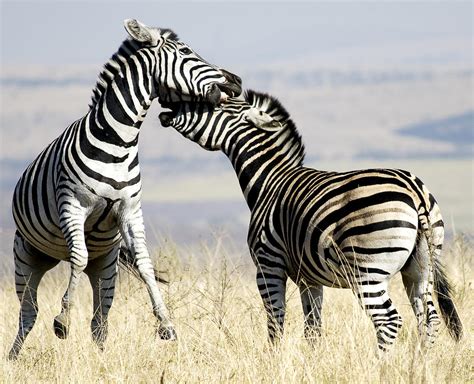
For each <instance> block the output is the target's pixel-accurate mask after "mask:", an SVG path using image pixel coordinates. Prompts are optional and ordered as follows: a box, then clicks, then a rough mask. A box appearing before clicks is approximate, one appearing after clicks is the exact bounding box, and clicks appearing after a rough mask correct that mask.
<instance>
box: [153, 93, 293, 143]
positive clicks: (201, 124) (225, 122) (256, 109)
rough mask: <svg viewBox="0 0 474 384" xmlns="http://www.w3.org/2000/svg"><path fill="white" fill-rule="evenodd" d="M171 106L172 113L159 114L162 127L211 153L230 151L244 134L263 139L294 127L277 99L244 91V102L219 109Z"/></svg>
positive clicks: (234, 100) (199, 105)
mask: <svg viewBox="0 0 474 384" xmlns="http://www.w3.org/2000/svg"><path fill="white" fill-rule="evenodd" d="M168 107H169V108H170V109H171V111H165V112H162V113H160V116H159V117H160V121H161V124H162V125H163V126H164V127H173V128H175V129H176V130H177V131H178V132H179V133H181V134H182V135H183V136H184V137H186V138H188V139H190V140H191V141H194V142H196V143H198V144H199V145H200V146H201V147H203V148H204V149H207V150H210V151H214V150H219V149H224V148H228V147H229V146H230V145H231V144H230V142H231V141H232V140H233V139H235V138H237V137H241V136H242V135H251V134H260V135H261V136H262V139H263V138H264V136H266V135H272V134H275V133H278V132H280V131H281V130H282V129H283V128H284V127H286V126H289V125H291V126H294V124H293V122H292V121H291V120H290V119H289V114H288V113H287V112H286V110H284V109H283V107H282V106H281V104H280V103H279V102H278V100H277V99H275V98H273V97H271V96H269V95H266V94H262V93H257V92H254V91H251V90H248V91H247V92H245V95H244V100H241V99H237V98H229V99H227V100H226V101H225V102H224V103H222V104H220V105H219V106H218V107H215V106H212V105H208V104H203V103H190V102H182V103H173V104H169V105H168ZM225 141H227V145H226V143H225Z"/></svg>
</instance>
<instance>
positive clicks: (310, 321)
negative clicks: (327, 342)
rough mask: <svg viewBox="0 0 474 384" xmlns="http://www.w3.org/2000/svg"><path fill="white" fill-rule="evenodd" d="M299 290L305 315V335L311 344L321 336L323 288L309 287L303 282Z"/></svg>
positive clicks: (320, 286) (319, 286) (317, 286)
mask: <svg viewBox="0 0 474 384" xmlns="http://www.w3.org/2000/svg"><path fill="white" fill-rule="evenodd" d="M299 289H300V295H301V304H302V306H303V313H304V335H305V338H306V339H307V340H308V341H309V342H312V341H314V339H315V338H316V337H317V336H321V310H322V305H323V286H322V285H312V286H308V285H307V284H306V283H304V282H301V283H300V284H299Z"/></svg>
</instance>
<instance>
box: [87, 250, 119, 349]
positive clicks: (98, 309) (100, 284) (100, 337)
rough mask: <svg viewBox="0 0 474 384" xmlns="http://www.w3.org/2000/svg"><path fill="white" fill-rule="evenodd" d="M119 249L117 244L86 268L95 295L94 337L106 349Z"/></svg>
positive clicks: (92, 322)
mask: <svg viewBox="0 0 474 384" xmlns="http://www.w3.org/2000/svg"><path fill="white" fill-rule="evenodd" d="M118 250H119V247H118V246H117V247H115V248H114V249H113V250H112V251H111V252H110V253H109V254H107V255H106V256H104V257H100V258H97V259H94V260H92V261H90V262H89V263H88V265H87V268H86V269H85V270H84V272H85V273H86V275H87V276H88V277H89V281H90V283H91V286H92V291H93V297H94V303H93V305H94V307H93V317H92V320H91V333H92V338H93V340H94V341H95V343H96V344H97V346H98V347H99V348H100V349H101V350H103V349H104V343H105V340H106V338H107V334H108V326H107V325H108V324H107V319H108V314H109V310H110V308H111V307H112V302H113V299H114V291H115V278H116V276H117V257H118Z"/></svg>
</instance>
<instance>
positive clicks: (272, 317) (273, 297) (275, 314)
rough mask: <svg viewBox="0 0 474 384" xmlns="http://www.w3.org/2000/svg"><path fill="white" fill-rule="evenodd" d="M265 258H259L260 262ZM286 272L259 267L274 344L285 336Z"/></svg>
mask: <svg viewBox="0 0 474 384" xmlns="http://www.w3.org/2000/svg"><path fill="white" fill-rule="evenodd" d="M262 259H263V257H260V258H259V262H262V261H261V260H262ZM286 280H287V275H286V272H285V271H284V270H283V269H282V268H280V267H276V266H274V267H269V266H266V265H264V264H258V265H257V286H258V290H259V291H260V296H261V297H262V300H263V304H264V306H265V310H266V312H267V322H268V337H269V339H270V341H271V342H272V343H275V342H276V341H278V340H279V339H280V338H281V336H283V326H284V322H285V293H286Z"/></svg>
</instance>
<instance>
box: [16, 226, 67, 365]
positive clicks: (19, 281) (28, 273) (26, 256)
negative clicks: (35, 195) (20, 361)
mask: <svg viewBox="0 0 474 384" xmlns="http://www.w3.org/2000/svg"><path fill="white" fill-rule="evenodd" d="M13 253H14V257H15V286H16V294H17V296H18V299H19V300H20V316H19V321H18V323H19V324H18V334H17V335H16V338H15V341H14V342H13V346H12V347H11V349H10V352H9V354H8V358H9V359H10V360H15V359H16V358H17V357H18V354H19V353H20V350H21V348H22V346H23V343H24V341H25V339H26V337H27V336H28V334H29V333H30V331H31V330H32V328H33V326H34V324H35V322H36V317H37V315H38V301H37V289H38V285H39V283H40V281H41V278H42V277H43V276H44V274H45V273H46V272H47V271H48V270H50V269H51V268H53V267H54V266H56V265H57V264H58V263H59V260H55V259H53V258H51V257H49V256H47V255H45V254H44V253H42V252H40V251H39V250H37V249H36V248H34V247H33V246H31V245H30V244H28V243H27V242H26V240H24V239H23V237H22V236H21V235H20V233H19V232H18V231H17V232H16V234H15V242H14V245H13Z"/></svg>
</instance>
